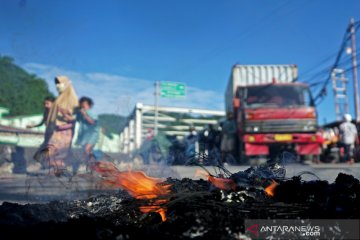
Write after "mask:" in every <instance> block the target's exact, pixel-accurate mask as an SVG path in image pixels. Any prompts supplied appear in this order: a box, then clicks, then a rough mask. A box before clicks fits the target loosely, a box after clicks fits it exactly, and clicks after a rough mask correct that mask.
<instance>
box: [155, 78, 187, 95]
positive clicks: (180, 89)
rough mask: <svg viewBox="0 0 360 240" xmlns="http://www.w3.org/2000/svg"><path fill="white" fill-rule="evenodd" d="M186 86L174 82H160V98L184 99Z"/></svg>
mask: <svg viewBox="0 0 360 240" xmlns="http://www.w3.org/2000/svg"><path fill="white" fill-rule="evenodd" d="M185 95H186V85H185V84H184V83H176V82H160V96H161V97H164V98H176V97H185Z"/></svg>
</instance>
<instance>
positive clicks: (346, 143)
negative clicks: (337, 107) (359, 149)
mask: <svg viewBox="0 0 360 240" xmlns="http://www.w3.org/2000/svg"><path fill="white" fill-rule="evenodd" d="M351 120H352V117H351V115H350V114H345V115H344V121H343V123H341V124H340V126H339V136H340V143H341V146H342V147H343V148H344V158H343V161H345V162H347V163H349V164H353V163H354V162H355V161H354V149H355V143H356V141H357V140H358V131H357V129H356V126H355V124H353V123H352V122H351Z"/></svg>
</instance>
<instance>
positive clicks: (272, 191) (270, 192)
mask: <svg viewBox="0 0 360 240" xmlns="http://www.w3.org/2000/svg"><path fill="white" fill-rule="evenodd" d="M278 185H279V184H278V183H277V182H275V181H274V180H272V183H271V184H270V185H269V186H267V187H266V188H265V193H266V194H267V195H268V196H270V197H274V195H275V188H276V187H277V186H278Z"/></svg>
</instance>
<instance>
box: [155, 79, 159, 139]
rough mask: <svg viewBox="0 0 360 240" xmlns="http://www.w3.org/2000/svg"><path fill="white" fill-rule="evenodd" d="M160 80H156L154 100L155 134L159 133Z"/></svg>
mask: <svg viewBox="0 0 360 240" xmlns="http://www.w3.org/2000/svg"><path fill="white" fill-rule="evenodd" d="M159 85H160V83H159V81H156V82H155V92H154V95H155V101H154V109H155V112H154V136H157V134H158V117H159V111H158V106H159Z"/></svg>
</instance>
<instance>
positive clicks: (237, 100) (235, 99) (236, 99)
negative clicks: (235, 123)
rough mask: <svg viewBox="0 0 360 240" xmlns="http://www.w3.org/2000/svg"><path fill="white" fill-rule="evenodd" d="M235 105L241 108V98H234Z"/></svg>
mask: <svg viewBox="0 0 360 240" xmlns="http://www.w3.org/2000/svg"><path fill="white" fill-rule="evenodd" d="M233 107H234V108H239V107H240V98H234V100H233Z"/></svg>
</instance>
